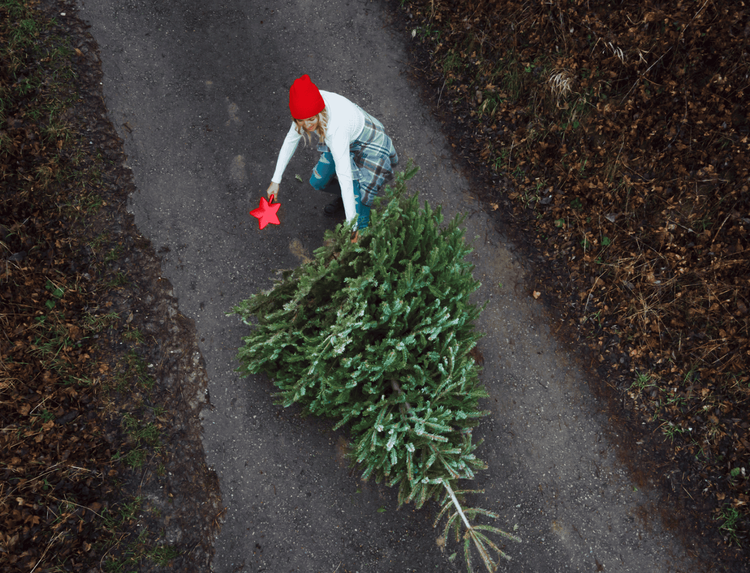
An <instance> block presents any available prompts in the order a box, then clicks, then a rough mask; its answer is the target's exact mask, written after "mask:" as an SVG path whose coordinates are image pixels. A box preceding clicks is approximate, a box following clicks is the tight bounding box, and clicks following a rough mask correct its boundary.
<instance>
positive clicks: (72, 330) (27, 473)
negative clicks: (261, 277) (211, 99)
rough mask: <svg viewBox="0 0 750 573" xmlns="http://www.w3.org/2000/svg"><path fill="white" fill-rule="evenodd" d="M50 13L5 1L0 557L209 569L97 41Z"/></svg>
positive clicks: (0, 123) (79, 567)
mask: <svg viewBox="0 0 750 573" xmlns="http://www.w3.org/2000/svg"><path fill="white" fill-rule="evenodd" d="M55 12H56V13H57V14H59V13H60V10H59V8H58V9H57V10H56V11H55ZM51 14H52V12H50V11H47V12H45V11H42V10H41V9H39V8H38V6H37V3H35V2H31V1H29V0H0V189H1V192H0V476H1V479H0V569H2V570H3V571H7V572H8V573H11V572H16V571H18V572H21V571H23V572H29V571H34V572H42V571H90V570H100V569H101V570H103V571H107V572H117V571H132V570H136V569H137V570H140V571H150V570H160V571H168V570H180V571H186V570H187V571H191V570H200V568H196V567H195V566H194V564H193V563H194V561H195V560H196V559H197V560H198V561H200V557H201V555H200V554H201V551H195V549H196V546H197V545H199V543H200V539H199V540H197V541H196V539H195V538H192V539H191V538H189V536H188V535H184V534H183V533H185V532H188V531H189V530H188V528H185V529H184V530H182V531H181V532H180V534H177V533H174V532H172V533H174V534H171V533H170V529H169V527H168V524H169V521H170V519H171V518H174V517H175V515H174V512H175V509H174V508H172V507H170V503H172V502H173V501H175V500H177V499H178V498H179V491H178V489H179V488H177V487H176V486H175V484H174V483H173V481H170V479H169V476H168V475H167V474H168V473H169V474H170V475H171V473H170V470H176V468H175V467H174V456H173V455H172V454H173V452H174V450H175V448H176V447H177V446H179V447H182V448H184V447H185V445H186V444H187V442H188V441H187V440H186V438H185V436H184V435H183V436H182V437H181V438H180V439H181V441H180V442H179V444H175V443H174V436H173V434H174V433H175V431H176V430H175V424H174V422H175V418H174V416H173V415H172V414H171V412H170V411H169V410H167V407H166V404H167V403H169V402H168V401H167V399H166V398H165V390H164V389H163V388H159V387H158V385H157V381H156V373H157V372H158V371H159V369H158V367H157V360H158V361H159V362H160V363H162V362H163V360H162V359H161V358H160V357H159V356H157V355H156V352H157V350H158V349H159V344H160V341H159V340H157V339H156V338H157V337H156V336H154V334H153V332H147V330H146V328H147V326H148V325H146V326H144V322H143V321H142V320H141V318H140V317H135V319H134V315H133V310H135V312H138V309H137V307H136V308H134V307H132V305H131V306H129V302H133V301H134V299H136V298H139V297H140V296H146V294H145V293H144V291H143V290H142V289H141V286H140V285H139V281H140V280H141V279H140V277H138V276H137V273H136V272H134V270H133V269H131V268H130V265H133V266H135V264H137V263H136V261H135V260H134V259H135V258H136V257H137V256H141V255H139V254H138V253H140V252H146V251H147V250H148V248H149V247H148V245H147V244H145V242H140V243H139V242H138V239H137V237H136V238H135V239H133V237H132V236H130V235H129V234H128V227H127V220H126V218H124V217H123V213H124V209H122V205H121V203H122V193H119V194H118V193H115V192H113V189H116V188H119V187H122V186H123V184H124V183H125V182H126V181H127V173H126V172H125V170H124V169H123V168H122V166H121V161H122V153H121V149H120V147H119V142H117V141H116V140H115V139H114V138H113V136H112V135H109V136H108V135H107V134H106V133H105V131H106V130H104V131H103V130H102V128H101V126H102V125H104V123H106V121H105V122H104V123H103V120H102V111H103V110H102V108H103V106H101V97H100V95H99V94H98V93H97V92H96V89H97V88H98V85H97V84H98V81H96V80H95V79H94V77H95V76H94V72H92V69H91V65H90V64H91V61H92V60H96V56H95V53H94V51H93V50H92V49H91V48H90V46H88V45H86V44H85V43H82V42H75V43H74V42H73V36H72V35H71V29H70V28H69V27H65V26H63V25H62V22H61V21H59V20H57V19H56V18H55V17H53V16H52V15H51ZM92 89H93V90H94V93H93V94H92V93H91V92H92ZM97 98H98V99H97ZM92 102H93V105H92ZM97 104H98V106H99V107H97ZM109 129H110V131H111V126H109ZM112 143H114V144H115V145H112ZM117 182H120V185H113V183H117ZM129 261H130V265H129V264H128V262H129ZM134 263H135V264H134ZM136 295H137V297H136ZM152 298H154V297H153V295H152ZM173 403H174V401H172V404H173ZM180 432H182V433H183V434H184V430H183V429H181V430H180ZM183 455H184V452H183ZM186 463H187V464H188V465H189V466H190V471H191V475H192V478H193V479H199V478H205V483H206V484H209V485H210V484H211V479H210V476H209V475H208V472H207V470H206V469H205V468H203V469H201V466H200V464H194V463H193V462H192V461H191V460H187V461H186ZM196 470H197V471H196ZM183 473H185V472H183ZM209 497H210V496H209V495H202V496H201V495H198V494H195V495H194V501H195V503H200V501H201V500H206V499H208V498H209ZM214 506H215V504H214V505H212V506H211V507H214ZM207 507H208V505H207ZM178 509H179V510H180V511H184V510H185V509H180V508H178ZM187 509H188V510H190V511H189V512H190V519H192V520H195V519H196V518H197V517H198V515H197V514H196V512H195V511H193V509H194V508H192V507H189V508H187ZM177 521H178V520H177V519H175V520H174V524H175V525H177ZM207 521H210V520H207ZM193 544H194V545H193ZM201 550H202V552H203V555H205V551H208V550H209V548H206V547H202V548H201ZM188 552H191V553H192V555H191V559H188V558H187V554H188ZM203 561H204V564H205V559H203Z"/></svg>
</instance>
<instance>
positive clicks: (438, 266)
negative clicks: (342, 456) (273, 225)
mask: <svg viewBox="0 0 750 573" xmlns="http://www.w3.org/2000/svg"><path fill="white" fill-rule="evenodd" d="M416 171H417V169H416V168H414V167H412V166H411V165H409V166H408V167H407V169H406V170H405V171H404V172H402V173H399V174H398V175H397V177H396V180H395V183H394V185H393V187H389V188H388V189H387V195H386V197H385V198H384V199H383V200H381V201H380V203H379V204H378V205H376V208H375V209H374V210H373V214H372V217H371V225H370V227H369V228H367V229H366V230H364V231H363V232H361V234H360V238H359V241H358V242H357V243H354V244H353V243H351V241H350V240H349V237H350V232H351V228H350V225H339V226H338V227H337V228H336V229H335V230H334V231H328V232H327V233H326V237H325V239H326V240H325V242H324V246H323V247H321V248H319V249H318V250H316V251H315V259H314V260H313V261H311V262H310V263H307V264H304V265H302V266H300V267H299V268H297V269H295V270H294V271H292V272H291V273H287V275H286V276H284V277H283V278H282V279H281V280H280V281H278V282H277V283H276V284H275V285H274V287H273V288H272V289H271V290H269V291H267V292H263V293H259V294H256V295H253V296H251V297H250V298H249V299H247V300H245V301H243V302H241V303H240V304H238V305H237V306H236V307H234V309H233V313H234V314H237V315H239V316H240V317H241V318H242V319H243V320H244V321H245V323H246V324H248V325H250V324H253V323H255V322H257V324H256V325H255V327H254V328H253V330H252V331H251V333H250V334H249V335H248V336H246V337H245V338H243V346H242V347H241V348H240V350H239V353H238V358H239V361H240V363H241V366H240V371H241V372H243V373H245V374H247V373H253V374H258V373H264V374H266V375H268V376H269V377H270V378H272V379H273V381H274V384H275V385H276V387H277V388H278V389H279V392H278V395H277V396H278V398H279V400H280V403H281V404H283V405H284V406H289V405H291V404H293V403H298V404H300V405H301V406H302V407H303V408H304V410H305V412H306V413H309V414H314V415H316V416H326V417H330V418H333V419H335V420H337V424H336V428H339V427H342V426H343V425H345V424H350V430H349V431H350V437H351V446H352V447H351V450H350V451H351V459H352V462H353V463H354V464H357V465H359V467H360V468H361V469H362V478H363V479H369V478H372V477H374V478H375V480H376V481H377V482H380V481H385V483H386V484H387V485H389V486H398V490H399V494H398V500H399V504H404V503H410V502H413V503H414V504H415V505H416V506H417V508H419V507H422V506H423V505H424V504H425V503H426V502H427V501H429V500H435V501H438V500H439V499H440V496H441V495H443V494H444V493H445V491H446V490H447V491H449V492H451V495H450V496H449V498H450V499H449V502H451V501H452V503H453V504H454V507H455V508H456V514H452V515H451V516H450V517H449V524H450V525H452V524H453V521H451V520H454V521H455V515H457V514H458V513H461V508H460V506H459V505H458V501H457V499H456V498H455V495H453V493H452V492H453V491H454V490H455V489H456V488H455V485H456V482H457V481H458V480H460V479H472V478H473V477H474V471H475V470H477V469H484V468H486V465H485V463H484V462H483V461H481V460H480V459H478V458H477V457H476V456H475V455H474V451H475V450H476V448H477V446H478V444H475V443H472V430H473V428H474V427H475V426H476V425H477V424H478V422H479V419H480V418H481V417H483V416H485V415H486V414H487V412H484V411H481V410H480V409H479V400H480V399H481V398H484V397H486V395H487V394H486V391H485V389H484V387H483V386H482V385H481V383H480V382H479V377H478V367H477V365H476V364H475V362H474V360H473V358H472V357H471V355H470V352H471V350H472V349H473V348H474V346H475V345H476V342H477V340H478V338H479V337H480V335H479V334H478V333H477V332H476V331H475V330H474V321H475V319H476V318H477V317H478V315H479V313H480V311H481V308H479V307H478V306H477V305H475V304H473V303H471V302H470V300H469V297H470V295H471V293H473V292H474V291H475V290H476V289H477V288H478V287H479V283H478V282H477V281H475V280H474V278H473V276H472V270H473V265H471V264H470V263H468V262H467V261H466V260H465V257H466V255H468V254H469V253H470V252H471V248H470V247H469V246H468V245H467V244H466V243H465V242H464V239H463V230H462V229H461V228H460V224H461V223H462V221H463V219H462V218H461V217H457V218H456V219H455V220H453V221H451V222H449V223H448V224H445V225H444V224H443V217H442V214H441V211H440V209H437V210H434V211H433V210H432V209H431V208H430V206H429V205H427V204H425V205H424V206H423V207H421V208H420V206H419V202H418V198H417V197H416V196H412V197H407V195H406V181H407V180H408V179H409V178H411V177H412V176H413V175H414V173H416ZM444 511H445V510H444ZM463 514H464V515H469V516H475V515H477V514H482V515H486V516H493V515H494V514H491V512H487V511H485V510H479V509H471V510H467V511H465V512H463ZM441 515H442V513H441ZM464 521H465V520H464ZM465 524H467V525H468V522H467V521H465ZM456 527H458V525H457V524H456ZM498 531H500V530H497V531H495V528H491V527H489V526H475V527H473V528H472V527H471V526H468V529H467V536H468V537H467V539H471V540H473V543H474V546H475V547H476V549H477V550H478V551H479V553H480V555H481V556H482V560H483V561H484V563H485V564H486V565H487V567H488V569H490V570H492V567H495V566H496V565H494V561H493V560H492V559H491V558H490V557H489V549H492V550H495V549H497V548H496V546H495V545H494V544H493V543H492V542H491V541H489V539H487V538H486V532H492V533H497V532H498ZM510 538H512V539H515V538H514V537H513V536H510ZM488 548H489V549H488ZM497 551H499V549H497ZM499 554H502V555H504V554H503V553H502V552H501V551H499ZM467 555H468V554H467Z"/></svg>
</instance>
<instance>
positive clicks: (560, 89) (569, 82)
mask: <svg viewBox="0 0 750 573" xmlns="http://www.w3.org/2000/svg"><path fill="white" fill-rule="evenodd" d="M547 85H549V87H550V90H551V91H552V95H554V96H555V99H556V100H557V104H558V105H559V103H560V100H561V99H563V98H565V97H566V96H567V95H568V94H570V93H571V92H572V91H573V74H572V73H571V72H570V70H566V69H563V70H553V71H552V73H551V74H550V76H549V79H548V80H547Z"/></svg>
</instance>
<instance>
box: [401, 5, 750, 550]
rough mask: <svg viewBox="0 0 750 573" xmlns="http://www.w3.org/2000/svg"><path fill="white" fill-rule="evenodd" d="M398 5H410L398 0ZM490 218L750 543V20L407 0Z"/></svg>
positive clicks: (636, 413) (720, 9)
mask: <svg viewBox="0 0 750 573" xmlns="http://www.w3.org/2000/svg"><path fill="white" fill-rule="evenodd" d="M394 3H395V2H394ZM398 5H399V8H400V9H401V10H403V11H404V14H405V15H406V22H407V26H408V30H409V31H410V35H411V37H412V45H413V47H414V52H415V54H416V57H417V60H418V61H419V62H420V65H419V67H420V69H419V70H418V72H419V74H420V75H421V77H422V78H423V79H425V80H426V81H427V82H429V83H430V84H431V85H432V90H431V91H432V94H431V98H432V100H433V103H434V104H436V106H437V109H438V114H439V115H440V117H442V118H443V120H444V122H445V124H446V126H447V127H448V129H449V131H451V132H452V134H453V142H454V147H455V149H456V152H457V153H458V154H459V155H461V156H463V158H464V161H465V164H466V166H467V167H468V168H469V169H471V171H472V172H473V173H475V174H477V175H481V176H482V177H483V178H484V180H485V181H486V182H487V183H488V186H487V187H488V188H490V189H492V191H489V192H487V193H486V197H484V198H485V200H486V201H487V203H488V205H489V207H490V211H492V210H493V209H494V210H495V211H494V212H495V213H496V214H498V215H499V214H500V213H503V214H504V216H506V217H507V218H508V219H509V220H511V224H512V225H513V228H514V230H523V231H524V233H525V235H524V236H525V237H526V238H527V239H528V241H529V243H530V245H531V248H532V249H533V251H534V252H535V253H537V254H538V255H539V256H540V257H541V260H543V261H545V264H544V265H540V268H539V270H538V279H539V280H538V286H537V288H536V290H537V291H538V293H539V294H538V296H541V297H542V298H543V299H544V300H546V301H547V302H549V303H550V304H552V305H554V306H555V307H556V308H557V311H558V313H560V314H561V315H563V316H565V317H566V318H567V322H568V326H569V327H570V328H572V329H573V332H577V333H578V338H579V341H580V343H582V344H586V345H587V346H588V347H589V349H590V351H591V354H592V357H593V364H592V366H593V367H594V368H598V369H599V370H600V372H601V373H602V379H603V380H608V384H609V385H610V386H611V387H612V388H611V390H612V391H613V392H614V393H615V394H616V396H617V399H618V400H619V401H620V402H621V403H622V404H624V405H625V408H626V410H628V411H629V412H630V413H631V414H632V416H633V417H634V419H636V420H638V424H639V425H641V424H642V425H643V427H644V428H648V430H649V431H650V432H651V434H652V435H654V436H657V437H659V436H660V437H661V439H660V442H661V451H662V452H663V455H664V456H665V457H666V458H667V461H666V465H665V469H664V470H663V471H664V476H665V478H664V479H665V480H667V476H668V479H669V481H670V485H669V487H670V488H671V489H672V490H673V495H674V496H675V497H677V498H680V499H681V501H682V503H684V504H686V505H687V506H691V507H694V508H697V507H700V508H702V509H701V511H703V517H704V519H703V522H702V527H703V528H704V531H705V532H706V534H708V531H709V530H714V531H716V532H718V534H719V535H720V536H721V539H722V541H723V543H725V544H726V546H727V548H728V549H729V551H730V552H732V553H734V554H736V555H742V554H743V552H746V551H747V547H748V536H749V535H750V503H749V502H750V492H749V491H748V484H749V483H750V481H749V480H750V408H749V406H750V353H749V352H748V348H750V310H749V309H750V257H749V253H750V251H749V248H750V239H749V238H748V232H747V231H748V228H750V177H749V176H750V171H749V170H750V139H749V137H750V121H749V120H750V117H748V112H747V110H748V109H750V108H749V107H748V101H747V97H748V90H750V86H748V83H747V77H748V73H750V64H749V63H748V58H747V53H748V42H747V37H748V30H750V11H749V10H748V8H747V7H745V6H743V5H741V4H736V3H735V4H731V5H726V4H725V3H720V2H711V1H707V2H700V3H686V2H667V3H664V2H661V3H651V2H641V1H637V2H636V1H624V2H618V3H611V2H605V1H599V0H596V1H594V0H592V1H590V2H575V1H570V2H565V1H558V0H554V1H547V0H533V1H531V2H528V1H526V2H520V1H519V2H517V1H515V0H509V1H503V2H498V1H491V0H461V1H459V0H400V1H399V2H398Z"/></svg>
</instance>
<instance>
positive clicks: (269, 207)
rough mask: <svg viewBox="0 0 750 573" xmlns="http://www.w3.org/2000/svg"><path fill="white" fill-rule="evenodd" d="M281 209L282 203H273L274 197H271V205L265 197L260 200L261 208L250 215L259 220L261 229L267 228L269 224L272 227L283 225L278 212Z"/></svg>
mask: <svg viewBox="0 0 750 573" xmlns="http://www.w3.org/2000/svg"><path fill="white" fill-rule="evenodd" d="M279 207H281V203H273V195H271V203H269V202H268V200H267V199H266V198H265V197H261V198H260V207H258V208H257V209H253V210H252V211H250V214H251V215H252V216H253V217H255V218H256V219H258V225H259V226H260V228H261V229H263V228H265V226H266V225H268V223H271V224H272V225H281V221H279V216H278V215H277V214H276V212H277V211H278V210H279Z"/></svg>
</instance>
